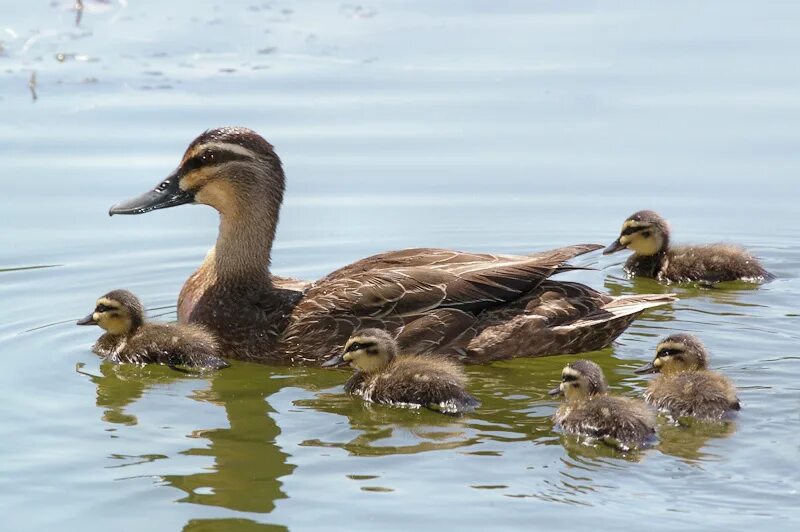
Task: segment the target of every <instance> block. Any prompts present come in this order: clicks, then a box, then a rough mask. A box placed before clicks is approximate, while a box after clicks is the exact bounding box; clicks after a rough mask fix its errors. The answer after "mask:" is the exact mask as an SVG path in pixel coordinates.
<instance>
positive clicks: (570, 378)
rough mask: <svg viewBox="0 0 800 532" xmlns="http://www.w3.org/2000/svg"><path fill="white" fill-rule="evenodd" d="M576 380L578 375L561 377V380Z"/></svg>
mask: <svg viewBox="0 0 800 532" xmlns="http://www.w3.org/2000/svg"><path fill="white" fill-rule="evenodd" d="M576 380H578V377H576V376H575V375H563V376H562V377H561V382H573V381H576Z"/></svg>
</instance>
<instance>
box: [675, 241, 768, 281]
mask: <svg viewBox="0 0 800 532" xmlns="http://www.w3.org/2000/svg"><path fill="white" fill-rule="evenodd" d="M667 259H668V261H669V262H668V264H667V265H666V268H665V270H664V271H663V272H662V274H661V275H662V276H663V277H665V278H666V280H670V281H677V282H681V281H709V282H720V281H735V280H737V279H743V280H753V281H758V280H763V279H769V278H771V275H770V274H769V273H768V272H767V271H766V270H765V269H764V268H763V267H762V266H761V264H760V263H759V261H758V259H757V258H756V257H754V256H753V255H752V254H751V253H750V252H748V251H746V250H745V249H743V248H741V247H739V246H736V245H733V244H708V245H704V246H676V247H674V248H671V249H670V250H669V252H668V254H667Z"/></svg>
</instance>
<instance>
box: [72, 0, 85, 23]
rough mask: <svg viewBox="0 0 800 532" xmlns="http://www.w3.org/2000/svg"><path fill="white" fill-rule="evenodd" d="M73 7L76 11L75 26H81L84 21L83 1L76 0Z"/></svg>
mask: <svg viewBox="0 0 800 532" xmlns="http://www.w3.org/2000/svg"><path fill="white" fill-rule="evenodd" d="M72 7H73V9H75V25H76V26H80V25H81V20H82V19H83V0H75V4H74V5H73V6H72Z"/></svg>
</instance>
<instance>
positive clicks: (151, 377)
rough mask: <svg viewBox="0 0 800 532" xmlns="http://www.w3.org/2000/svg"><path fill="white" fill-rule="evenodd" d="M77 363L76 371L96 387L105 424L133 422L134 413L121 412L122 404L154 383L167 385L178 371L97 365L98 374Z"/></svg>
mask: <svg viewBox="0 0 800 532" xmlns="http://www.w3.org/2000/svg"><path fill="white" fill-rule="evenodd" d="M82 367H83V364H78V366H77V367H76V371H77V372H78V373H80V374H82V375H86V376H88V377H89V379H90V380H91V381H92V382H93V383H94V384H95V385H96V386H97V403H96V404H97V406H98V407H100V408H103V409H105V410H104V412H103V416H102V419H103V421H106V422H108V423H118V424H122V425H136V424H137V423H138V420H137V419H136V416H134V415H132V414H128V413H126V412H125V407H127V406H128V405H130V404H131V403H133V402H135V401H137V400H139V399H141V397H142V394H143V393H144V391H145V390H146V389H147V388H150V387H152V386H154V385H157V384H169V383H171V382H174V381H176V380H178V379H180V378H182V375H180V374H179V373H177V372H175V371H173V370H171V369H169V368H166V367H163V366H155V365H150V366H137V365H132V364H111V363H110V362H104V363H102V364H100V375H99V376H98V375H92V374H91V373H87V372H85V371H83V370H82V369H81V368H82Z"/></svg>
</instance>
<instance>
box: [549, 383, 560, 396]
mask: <svg viewBox="0 0 800 532" xmlns="http://www.w3.org/2000/svg"><path fill="white" fill-rule="evenodd" d="M562 393H563V392H562V391H561V385H560V384H559V385H558V386H556V387H555V388H553V389H552V390H550V391H549V392H547V395H561V394H562Z"/></svg>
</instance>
